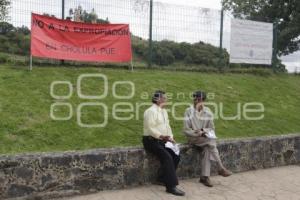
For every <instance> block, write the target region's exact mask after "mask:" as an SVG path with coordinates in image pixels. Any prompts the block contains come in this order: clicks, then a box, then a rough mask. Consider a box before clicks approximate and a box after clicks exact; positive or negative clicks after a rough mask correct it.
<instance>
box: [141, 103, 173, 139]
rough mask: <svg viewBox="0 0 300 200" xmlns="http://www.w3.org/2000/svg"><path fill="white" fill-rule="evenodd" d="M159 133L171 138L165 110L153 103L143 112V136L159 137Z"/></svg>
mask: <svg viewBox="0 0 300 200" xmlns="http://www.w3.org/2000/svg"><path fill="white" fill-rule="evenodd" d="M161 135H163V136H170V137H171V138H173V134H172V130H171V127H170V124H169V117H168V113H167V111H166V110H165V109H162V108H160V107H159V106H158V105H156V104H153V105H152V106H151V107H150V108H148V109H147V110H146V111H145V113H144V136H152V137H154V138H157V139H159V136H161Z"/></svg>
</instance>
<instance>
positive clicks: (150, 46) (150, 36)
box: [148, 0, 153, 68]
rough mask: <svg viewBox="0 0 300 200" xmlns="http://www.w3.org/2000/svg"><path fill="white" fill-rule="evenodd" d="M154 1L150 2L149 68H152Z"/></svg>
mask: <svg viewBox="0 0 300 200" xmlns="http://www.w3.org/2000/svg"><path fill="white" fill-rule="evenodd" d="M152 15H153V0H150V22H149V49H148V67H149V68H150V67H151V66H152V17H153V16H152Z"/></svg>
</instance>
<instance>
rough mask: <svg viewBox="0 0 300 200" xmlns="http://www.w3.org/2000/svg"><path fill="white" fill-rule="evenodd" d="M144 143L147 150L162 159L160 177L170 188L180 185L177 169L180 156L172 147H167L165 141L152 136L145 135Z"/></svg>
mask: <svg viewBox="0 0 300 200" xmlns="http://www.w3.org/2000/svg"><path fill="white" fill-rule="evenodd" d="M143 145H144V148H145V150H146V151H148V152H150V153H153V154H154V155H155V156H157V157H158V159H159V161H160V169H159V177H158V179H159V180H160V181H163V182H164V183H165V185H166V187H167V189H168V188H173V187H175V186H176V185H178V179H177V175H176V169H177V166H178V163H179V161H180V156H178V155H176V154H175V153H174V152H173V151H172V150H171V149H168V148H166V147H165V142H164V141H162V140H158V139H156V138H153V137H151V136H144V137H143Z"/></svg>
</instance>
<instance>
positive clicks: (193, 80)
mask: <svg viewBox="0 0 300 200" xmlns="http://www.w3.org/2000/svg"><path fill="white" fill-rule="evenodd" d="M86 73H92V74H95V73H101V74H104V75H106V76H107V78H108V96H107V98H104V99H102V100H85V99H80V98H79V97H78V95H77V93H76V89H77V87H78V85H77V82H76V81H77V78H78V76H79V75H81V74H86ZM53 81H70V82H71V83H72V88H73V94H72V97H71V99H68V100H56V99H54V98H52V97H51V95H50V85H51V83H52V82H53ZM116 81H132V82H133V83H134V85H135V94H134V97H133V98H131V99H126V100H120V99H116V98H114V97H113V94H112V89H113V84H114V83H115V82H116ZM55 88H56V90H55V94H57V95H65V94H67V93H68V90H67V86H66V85H61V86H56V87H55ZM81 88H82V92H83V93H84V94H85V95H96V94H100V93H102V92H103V84H102V82H101V81H99V80H98V79H96V78H90V79H84V81H83V84H82V85H81ZM156 89H162V90H165V91H167V92H169V93H172V94H173V96H170V97H172V98H170V102H171V103H172V104H171V105H170V106H169V108H170V109H172V107H173V108H175V111H176V112H175V115H176V116H178V117H180V116H182V115H183V113H184V110H185V108H186V107H187V105H182V106H177V107H174V103H176V102H177V103H178V102H181V103H190V102H191V100H190V98H189V94H190V92H193V91H194V90H198V89H202V90H205V91H207V92H208V93H211V94H210V95H209V97H210V98H211V99H210V101H211V102H215V103H217V104H218V105H220V103H223V105H224V115H226V116H233V115H235V114H236V113H237V105H238V103H240V104H241V105H242V106H243V105H244V104H245V103H247V102H261V103H262V104H263V105H264V107H265V112H264V119H262V120H259V121H248V120H245V119H244V118H242V119H241V120H222V119H220V117H219V119H217V120H216V121H215V123H216V128H217V134H218V136H219V138H232V137H234V138H235V137H255V136H261V135H274V134H287V133H295V132H300V123H299V119H300V114H299V113H300V107H299V103H300V96H299V94H300V77H299V76H294V75H287V74H281V75H271V76H255V75H239V74H212V73H210V74H209V73H196V72H167V71H155V70H153V71H152V70H137V71H133V72H131V71H127V70H120V69H118V70H117V69H101V68H89V67H87V68H83V67H81V68H71V67H68V68H66V67H39V68H34V69H33V71H32V72H29V71H28V70H27V69H26V68H19V67H10V66H1V67H0V94H1V95H0V153H1V154H4V153H17V152H31V151H61V150H76V149H89V148H100V147H112V146H131V145H140V140H141V135H142V121H143V117H142V115H143V112H144V110H145V109H146V107H147V106H140V104H142V103H146V102H150V96H148V95H147V94H149V95H151V93H152V92H153V91H154V90H156ZM130 91H131V90H130V88H129V85H121V86H120V85H118V86H117V87H116V93H117V94H118V95H126V94H128V93H130ZM55 102H65V103H71V105H72V108H73V111H74V113H73V115H72V118H71V119H70V120H67V121H54V120H52V119H51V117H50V107H51V104H53V103H55ZM84 102H98V103H99V102H101V103H104V104H106V105H107V106H108V124H107V126H106V127H103V128H82V127H80V126H78V124H77V121H76V109H77V107H78V105H79V104H80V103H84ZM121 102H125V103H131V104H132V106H133V109H134V112H132V113H127V114H126V113H123V114H120V113H119V114H118V115H119V117H131V115H132V116H133V117H134V118H133V119H132V120H127V121H120V120H116V119H114V118H113V115H112V114H113V113H112V110H113V105H115V104H116V103H121ZM125 108H126V109H128V107H125ZM137 108H138V111H136V110H137ZM218 111H220V109H218ZM102 113H103V111H102V109H100V108H99V107H98V108H95V107H94V108H90V107H85V108H84V109H83V113H82V122H83V123H97V122H99V121H100V120H102V119H103V115H102ZM54 114H55V116H57V117H59V116H60V117H64V116H66V115H68V111H67V110H66V107H60V108H58V107H57V108H56V109H55V110H54ZM170 120H171V126H172V129H173V132H174V134H175V136H176V138H177V140H178V141H179V142H185V138H184V136H183V135H182V133H181V129H182V121H180V120H175V119H174V118H173V117H172V115H171V114H170Z"/></svg>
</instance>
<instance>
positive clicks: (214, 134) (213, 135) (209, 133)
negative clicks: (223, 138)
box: [206, 130, 217, 139]
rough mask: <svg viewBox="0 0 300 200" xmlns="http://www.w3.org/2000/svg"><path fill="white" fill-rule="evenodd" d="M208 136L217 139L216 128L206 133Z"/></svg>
mask: <svg viewBox="0 0 300 200" xmlns="http://www.w3.org/2000/svg"><path fill="white" fill-rule="evenodd" d="M206 136H207V138H210V139H217V136H216V133H215V131H214V130H210V131H209V132H208V133H206Z"/></svg>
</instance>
